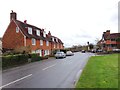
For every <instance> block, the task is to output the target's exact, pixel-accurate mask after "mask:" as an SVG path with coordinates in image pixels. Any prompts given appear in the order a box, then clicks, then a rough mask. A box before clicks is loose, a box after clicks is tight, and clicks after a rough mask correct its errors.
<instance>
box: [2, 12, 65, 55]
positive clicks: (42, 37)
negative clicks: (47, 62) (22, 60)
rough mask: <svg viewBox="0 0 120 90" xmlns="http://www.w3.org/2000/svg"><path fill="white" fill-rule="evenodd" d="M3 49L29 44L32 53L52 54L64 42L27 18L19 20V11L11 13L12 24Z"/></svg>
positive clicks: (5, 34)
mask: <svg viewBox="0 0 120 90" xmlns="http://www.w3.org/2000/svg"><path fill="white" fill-rule="evenodd" d="M2 41H3V43H2V46H3V49H15V48H20V47H27V46H29V47H30V49H31V53H39V54H40V56H46V55H50V54H51V52H52V51H53V50H59V49H63V48H64V46H63V42H62V41H61V40H60V39H59V38H58V37H55V36H52V35H51V32H50V31H49V33H48V34H47V33H46V32H45V31H44V29H41V28H38V27H36V26H34V25H30V24H28V23H27V21H26V20H25V21H24V22H21V21H19V20H17V13H15V12H13V11H12V12H11V13H10V24H9V26H8V28H7V30H6V31H5V33H4V35H3V39H2Z"/></svg>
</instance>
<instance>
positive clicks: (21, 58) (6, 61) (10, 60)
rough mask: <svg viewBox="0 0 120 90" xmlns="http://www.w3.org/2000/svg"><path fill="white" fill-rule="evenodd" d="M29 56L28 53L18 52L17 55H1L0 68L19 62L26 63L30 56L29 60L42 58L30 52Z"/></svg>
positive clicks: (18, 63)
mask: <svg viewBox="0 0 120 90" xmlns="http://www.w3.org/2000/svg"><path fill="white" fill-rule="evenodd" d="M30 55H31V58H30V57H29V55H28V54H18V55H7V56H2V68H3V69H4V68H8V67H13V66H17V65H21V64H25V63H28V59H29V58H30V59H31V61H30V62H35V61H39V60H41V59H42V58H41V57H40V56H39V55H38V54H30Z"/></svg>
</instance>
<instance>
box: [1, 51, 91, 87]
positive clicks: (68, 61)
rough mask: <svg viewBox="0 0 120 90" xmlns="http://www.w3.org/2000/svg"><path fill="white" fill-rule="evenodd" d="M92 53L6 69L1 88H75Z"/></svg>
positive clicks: (50, 59)
mask: <svg viewBox="0 0 120 90" xmlns="http://www.w3.org/2000/svg"><path fill="white" fill-rule="evenodd" d="M92 55H93V54H92V53H81V52H77V53H75V54H74V56H67V57H66V58H63V59H55V58H49V59H47V60H43V61H38V62H34V63H30V64H26V65H23V66H19V67H15V68H12V69H7V70H4V71H3V72H2V86H0V88H74V87H75V84H76V82H77V81H78V79H79V76H80V74H81V73H82V70H83V68H84V67H85V65H86V63H87V61H88V59H89V57H91V56H92Z"/></svg>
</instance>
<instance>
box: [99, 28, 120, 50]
mask: <svg viewBox="0 0 120 90" xmlns="http://www.w3.org/2000/svg"><path fill="white" fill-rule="evenodd" d="M98 45H99V46H100V48H101V49H103V50H105V51H111V50H113V49H120V33H110V30H107V31H106V32H103V35H102V39H101V40H100V41H99V42H98Z"/></svg>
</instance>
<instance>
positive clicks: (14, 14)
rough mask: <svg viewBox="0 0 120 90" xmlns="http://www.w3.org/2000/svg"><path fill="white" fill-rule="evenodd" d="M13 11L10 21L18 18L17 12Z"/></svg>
mask: <svg viewBox="0 0 120 90" xmlns="http://www.w3.org/2000/svg"><path fill="white" fill-rule="evenodd" d="M11 11H12V12H11V13H10V21H11V20H12V19H14V20H17V14H16V12H13V10H11Z"/></svg>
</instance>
